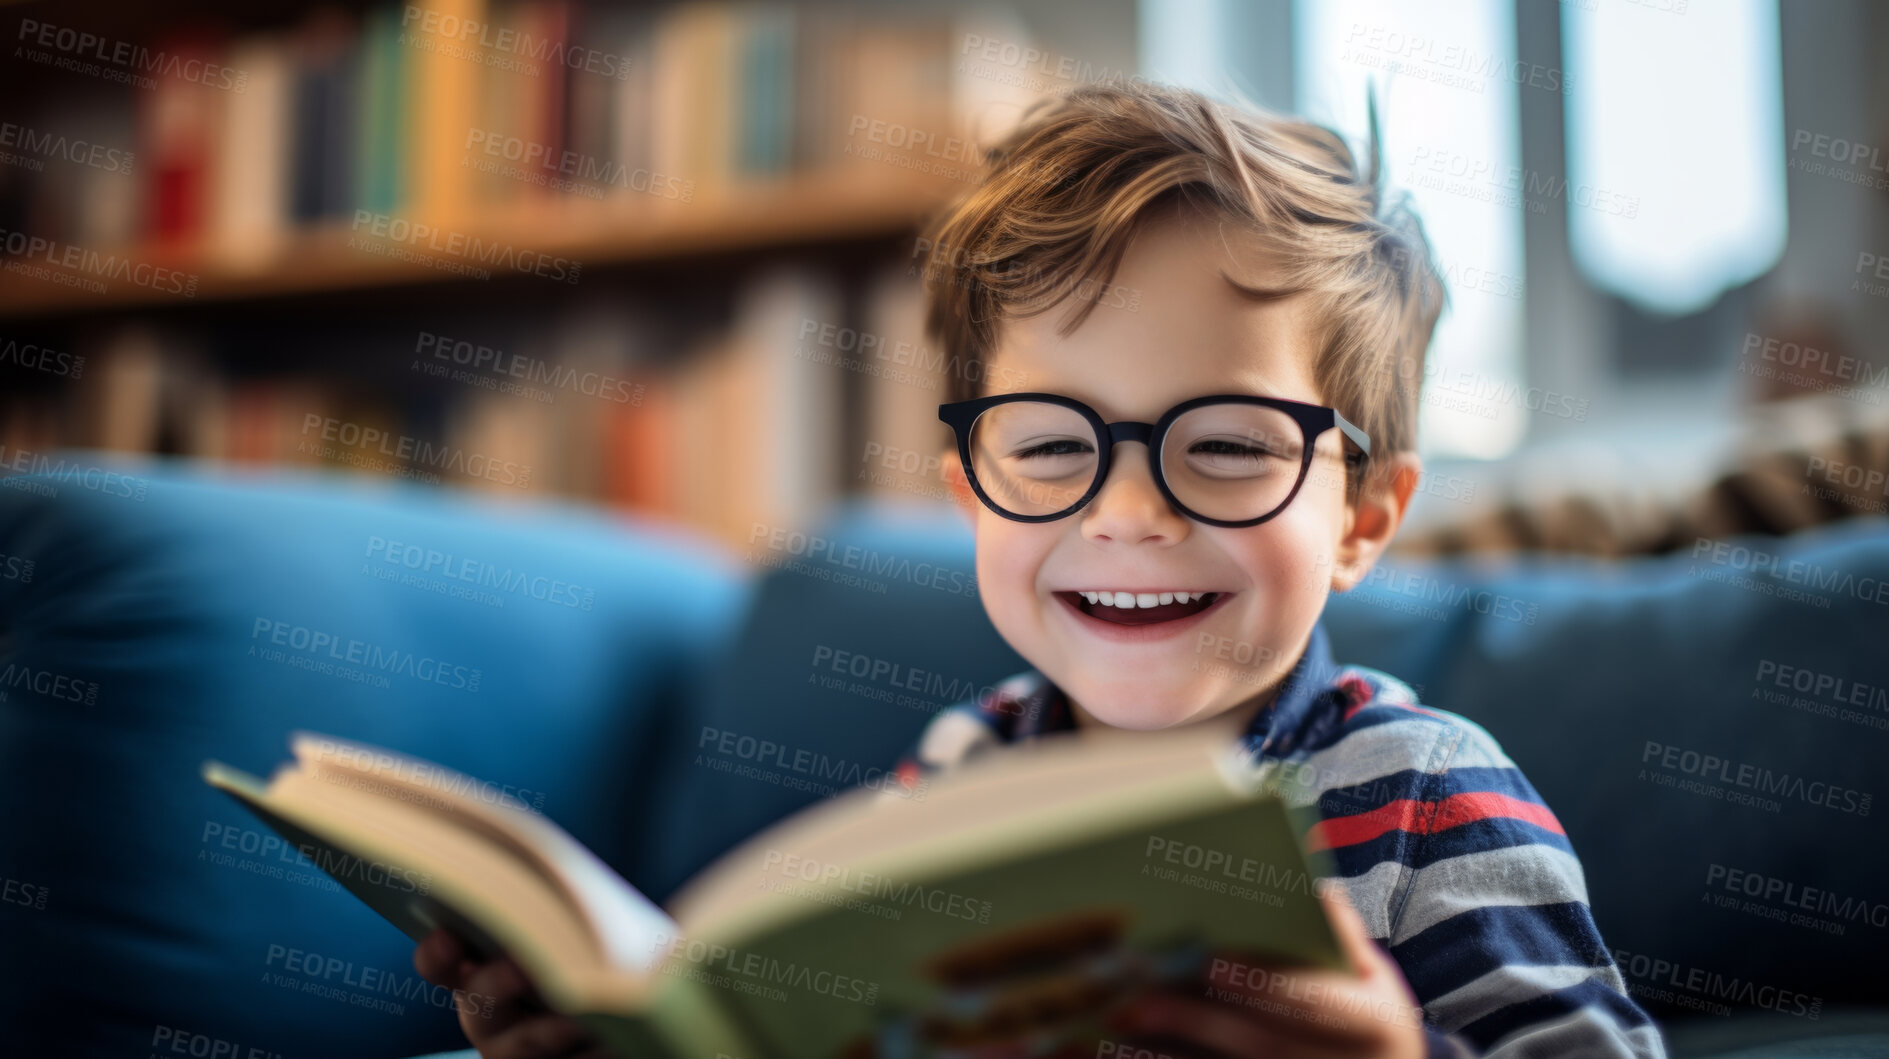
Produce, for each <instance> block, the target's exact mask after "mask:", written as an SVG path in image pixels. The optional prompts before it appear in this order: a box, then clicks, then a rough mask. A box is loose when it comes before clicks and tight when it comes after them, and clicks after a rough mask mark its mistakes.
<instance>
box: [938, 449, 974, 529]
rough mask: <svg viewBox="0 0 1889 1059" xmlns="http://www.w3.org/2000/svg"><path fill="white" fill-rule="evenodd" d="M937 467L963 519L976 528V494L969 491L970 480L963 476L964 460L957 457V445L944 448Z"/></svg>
mask: <svg viewBox="0 0 1889 1059" xmlns="http://www.w3.org/2000/svg"><path fill="white" fill-rule="evenodd" d="M938 469H939V471H940V472H941V473H943V475H944V482H945V488H947V489H949V490H951V499H952V501H953V502H955V503H956V504H957V508H958V511H959V513H960V514H962V515H963V516H964V521H966V522H968V523H970V526H971V528H972V529H973V530H975V529H976V528H977V505H978V503H979V501H978V499H977V494H976V493H973V492H971V480H970V479H969V478H966V477H965V476H964V462H963V461H962V460H960V459H959V458H958V449H957V446H955V445H951V446H947V447H946V448H945V453H944V457H943V458H942V459H940V460H939V461H938Z"/></svg>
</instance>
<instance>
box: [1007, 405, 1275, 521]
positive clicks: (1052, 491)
mask: <svg viewBox="0 0 1889 1059" xmlns="http://www.w3.org/2000/svg"><path fill="white" fill-rule="evenodd" d="M1100 444H1102V441H1101V439H1099V438H1097V436H1096V431H1095V428H1094V426H1093V425H1091V424H1090V422H1089V420H1087V419H1086V418H1084V417H1083V416H1082V414H1081V413H1080V412H1077V411H1076V410H1075V409H1073V408H1068V407H1065V406H1063V405H1059V404H1052V403H1050V402H1047V401H1011V402H1008V403H1005V404H1000V405H996V406H994V407H992V408H989V409H986V410H985V411H984V413H983V414H982V415H980V416H978V417H977V422H976V423H975V424H974V425H973V426H972V428H971V438H970V448H971V470H972V473H973V474H975V475H976V476H977V481H978V484H979V485H981V486H982V487H983V489H984V492H985V493H986V494H987V495H988V496H989V497H990V498H991V500H992V501H994V502H995V503H996V504H997V506H999V507H1001V508H1003V509H1004V510H1006V511H1009V512H1010V513H1012V514H1016V515H1025V516H1032V515H1052V514H1056V513H1058V512H1061V511H1064V510H1067V509H1068V508H1069V507H1070V506H1071V505H1072V504H1074V503H1076V501H1078V500H1080V499H1082V497H1083V494H1085V493H1087V492H1088V491H1089V487H1090V486H1091V485H1092V484H1094V482H1095V478H1096V471H1097V468H1098V467H1099V466H1100V463H1101V459H1100V453H1099V445H1100ZM1304 448H1305V435H1304V431H1303V430H1302V429H1301V428H1300V426H1299V423H1298V421H1297V420H1295V419H1293V418H1292V417H1291V416H1290V415H1287V414H1286V413H1285V412H1282V411H1280V410H1279V409H1276V408H1268V407H1266V406H1264V405H1256V404H1246V403H1225V404H1209V405H1202V406H1200V407H1197V408H1193V409H1190V410H1188V411H1187V412H1184V413H1182V414H1181V416H1180V417H1179V418H1178V419H1176V420H1175V421H1174V424H1173V425H1172V426H1171V427H1170V428H1169V429H1168V432H1167V435H1166V437H1165V438H1164V439H1163V441H1162V445H1161V453H1160V457H1159V458H1160V461H1161V473H1162V476H1163V477H1164V478H1166V480H1167V484H1168V488H1169V489H1170V490H1171V491H1172V492H1173V494H1174V497H1175V499H1176V500H1179V501H1180V503H1181V505H1182V506H1184V507H1186V508H1188V509H1189V510H1191V511H1193V512H1194V513H1196V514H1199V515H1204V516H1206V517H1207V518H1212V519H1221V520H1224V521H1229V522H1233V521H1244V520H1247V519H1255V518H1260V517H1262V516H1265V515H1269V514H1271V513H1272V512H1273V511H1276V510H1277V509H1278V508H1279V507H1280V505H1282V504H1284V503H1285V502H1286V498H1287V497H1289V496H1290V495H1292V489H1293V486H1294V485H1296V484H1297V482H1298V479H1299V473H1300V468H1301V467H1302V466H1303V465H1304V463H1303V453H1304Z"/></svg>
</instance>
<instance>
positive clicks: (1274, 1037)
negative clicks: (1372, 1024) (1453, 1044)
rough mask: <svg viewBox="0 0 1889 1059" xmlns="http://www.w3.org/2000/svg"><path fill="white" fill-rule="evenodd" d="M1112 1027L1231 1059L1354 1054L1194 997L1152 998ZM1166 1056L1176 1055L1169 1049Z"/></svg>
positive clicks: (1337, 1044)
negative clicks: (1189, 1046) (1171, 1041)
mask: <svg viewBox="0 0 1889 1059" xmlns="http://www.w3.org/2000/svg"><path fill="white" fill-rule="evenodd" d="M1109 1028H1110V1029H1111V1030H1113V1031H1115V1032H1117V1033H1121V1034H1124V1035H1130V1036H1133V1037H1135V1038H1142V1037H1150V1038H1157V1039H1160V1040H1163V1041H1164V1042H1165V1041H1168V1040H1175V1041H1186V1042H1188V1043H1189V1044H1194V1045H1199V1046H1201V1047H1204V1048H1207V1049H1209V1050H1210V1051H1211V1053H1212V1054H1214V1055H1225V1056H1227V1057H1228V1059H1336V1057H1338V1056H1345V1055H1355V1054H1356V1051H1355V1048H1356V1045H1355V1044H1353V1045H1351V1048H1352V1050H1351V1051H1347V1050H1346V1048H1345V1046H1344V1045H1343V1044H1341V1043H1340V1042H1337V1041H1333V1040H1331V1039H1329V1038H1327V1039H1326V1040H1324V1041H1319V1040H1316V1039H1311V1038H1306V1037H1304V1036H1300V1035H1297V1034H1294V1033H1291V1032H1289V1028H1290V1027H1288V1026H1281V1025H1279V1024H1278V1022H1277V1021H1275V1020H1269V1019H1265V1018H1253V1017H1249V1015H1248V1013H1246V1012H1244V1011H1242V1010H1241V1009H1239V1008H1236V1007H1231V1006H1228V1005H1225V1004H1217V1003H1213V1002H1210V1001H1204V1000H1196V999H1194V998H1192V997H1184V996H1175V995H1172V994H1163V995H1159V996H1152V997H1149V998H1148V999H1147V1000H1146V1001H1144V1002H1142V1003H1139V1004H1135V1005H1133V1006H1132V1007H1130V1008H1128V1009H1126V1010H1124V1011H1122V1012H1121V1013H1120V1014H1118V1015H1117V1016H1116V1017H1115V1018H1114V1019H1112V1020H1110V1022H1109ZM1162 1050H1163V1051H1166V1052H1168V1053H1169V1054H1172V1053H1173V1049H1172V1048H1171V1047H1166V1046H1165V1045H1164V1047H1163V1049H1162Z"/></svg>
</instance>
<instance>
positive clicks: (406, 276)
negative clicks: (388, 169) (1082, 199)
mask: <svg viewBox="0 0 1889 1059" xmlns="http://www.w3.org/2000/svg"><path fill="white" fill-rule="evenodd" d="M952 190H953V189H952V188H950V187H948V186H944V185H942V184H939V183H937V182H918V181H912V182H899V183H886V182H883V181H861V180H853V179H846V178H843V177H814V178H799V179H795V180H791V181H785V182H782V183H780V184H778V185H775V186H770V187H766V188H760V189H756V190H752V191H747V192H743V193H742V194H741V195H740V196H739V197H737V198H734V199H731V200H729V201H726V202H723V203H720V204H718V205H716V206H714V207H711V208H707V209H693V208H680V209H661V208H656V209H649V210H644V211H639V212H638V213H636V214H634V215H632V216H629V217H625V216H624V215H623V212H622V211H620V210H614V209H610V208H606V207H601V206H589V205H577V206H574V207H568V208H562V209H559V210H558V211H556V212H555V213H554V214H552V215H550V216H540V215H535V214H534V213H533V212H531V211H520V212H519V213H518V214H516V215H513V216H501V217H497V218H485V219H481V220H479V221H477V222H474V223H469V224H467V225H464V226H463V227H462V228H461V229H459V231H461V232H463V234H465V235H466V236H467V237H468V238H470V239H478V240H482V241H484V242H486V243H491V244H497V245H501V246H526V247H529V248H530V249H532V250H533V251H536V252H539V253H542V254H544V255H547V256H550V257H554V258H565V259H568V260H570V261H572V262H575V263H577V264H579V265H581V266H582V268H583V269H585V270H590V269H595V268H600V267H612V266H625V265H645V266H650V267H660V266H662V265H663V264H665V263H666V262H670V261H674V260H678V259H682V258H688V257H697V256H705V255H711V254H742V253H762V252H769V251H774V250H778V249H782V248H816V249H819V248H831V247H836V246H837V247H844V246H848V245H854V244H857V245H867V246H870V245H880V244H884V245H890V244H893V243H894V242H896V241H897V240H900V239H902V238H909V237H911V236H912V235H913V234H914V233H916V232H917V231H918V229H919V227H920V225H921V224H922V223H923V221H924V219H925V218H926V217H927V216H928V215H929V214H930V213H931V212H933V211H934V210H936V209H938V208H940V207H941V206H943V205H944V204H945V203H946V202H947V201H948V198H949V195H950V194H951V192H952ZM351 227H352V226H351V225H350V224H346V223H328V224H322V225H316V226H310V227H309V228H308V229H307V230H304V231H298V232H296V233H294V234H293V235H292V236H290V237H289V239H288V241H287V243H286V245H282V246H280V247H279V248H278V249H275V250H273V251H272V252H271V253H270V255H269V256H268V257H267V258H264V259H261V260H242V259H234V260H232V259H228V258H223V257H219V256H216V255H214V254H209V253H203V252H179V251H176V250H174V249H170V248H165V247H162V246H159V245H144V246H137V245H134V246H127V247H124V248H119V249H106V250H104V251H102V253H103V254H104V255H106V256H111V257H117V258H122V259H125V260H129V261H134V262H140V263H162V264H163V265H165V266H167V267H169V268H172V269H175V270H177V271H180V272H184V273H187V274H189V275H190V276H193V277H195V278H196V285H195V287H194V291H193V293H192V294H191V295H190V296H189V299H188V300H189V301H191V302H194V303H199V304H207V303H213V302H219V301H236V300H244V299H254V298H273V297H281V296H285V295H322V294H343V293H346V292H350V291H357V290H361V289H365V288H382V287H396V286H405V285H409V284H424V283H450V282H454V281H455V279H456V278H457V277H455V276H454V275H453V274H450V273H442V272H441V271H439V270H438V269H436V268H433V267H430V266H429V265H427V264H424V263H421V262H415V261H409V260H402V259H397V258H391V257H384V256H370V255H367V254H363V253H361V252H360V251H358V250H355V249H352V248H350V247H349V246H348V245H347V244H348V241H349V239H350V237H351V236H352V235H354V232H353V231H352V230H351ZM488 271H489V270H488ZM580 278H581V274H580ZM178 299H179V295H178V294H177V293H176V292H174V291H168V290H163V289H160V288H159V287H156V286H151V285H139V284H117V285H115V286H114V288H113V289H111V290H109V291H107V292H106V293H103V294H97V293H93V292H91V291H88V290H86V289H83V288H80V287H75V286H57V285H52V284H49V283H44V282H35V281H34V280H32V279H30V278H20V277H17V276H10V275H0V320H20V319H30V318H32V317H35V316H49V315H59V314H67V313H74V312H88V311H96V310H104V311H111V310H118V309H125V308H133V307H139V306H151V305H175V304H178Z"/></svg>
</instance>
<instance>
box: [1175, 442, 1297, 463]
mask: <svg viewBox="0 0 1889 1059" xmlns="http://www.w3.org/2000/svg"><path fill="white" fill-rule="evenodd" d="M1187 451H1188V452H1190V453H1199V454H1204V455H1212V456H1238V457H1242V458H1247V459H1261V458H1272V459H1280V460H1283V459H1285V458H1286V454H1285V453H1283V452H1279V451H1278V450H1276V449H1271V448H1268V447H1266V446H1264V445H1249V444H1247V443H1246V442H1243V441H1224V440H1219V439H1215V440H1212V441H1197V442H1195V443H1194V445H1193V447H1192V448H1190V449H1188V450H1187Z"/></svg>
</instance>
